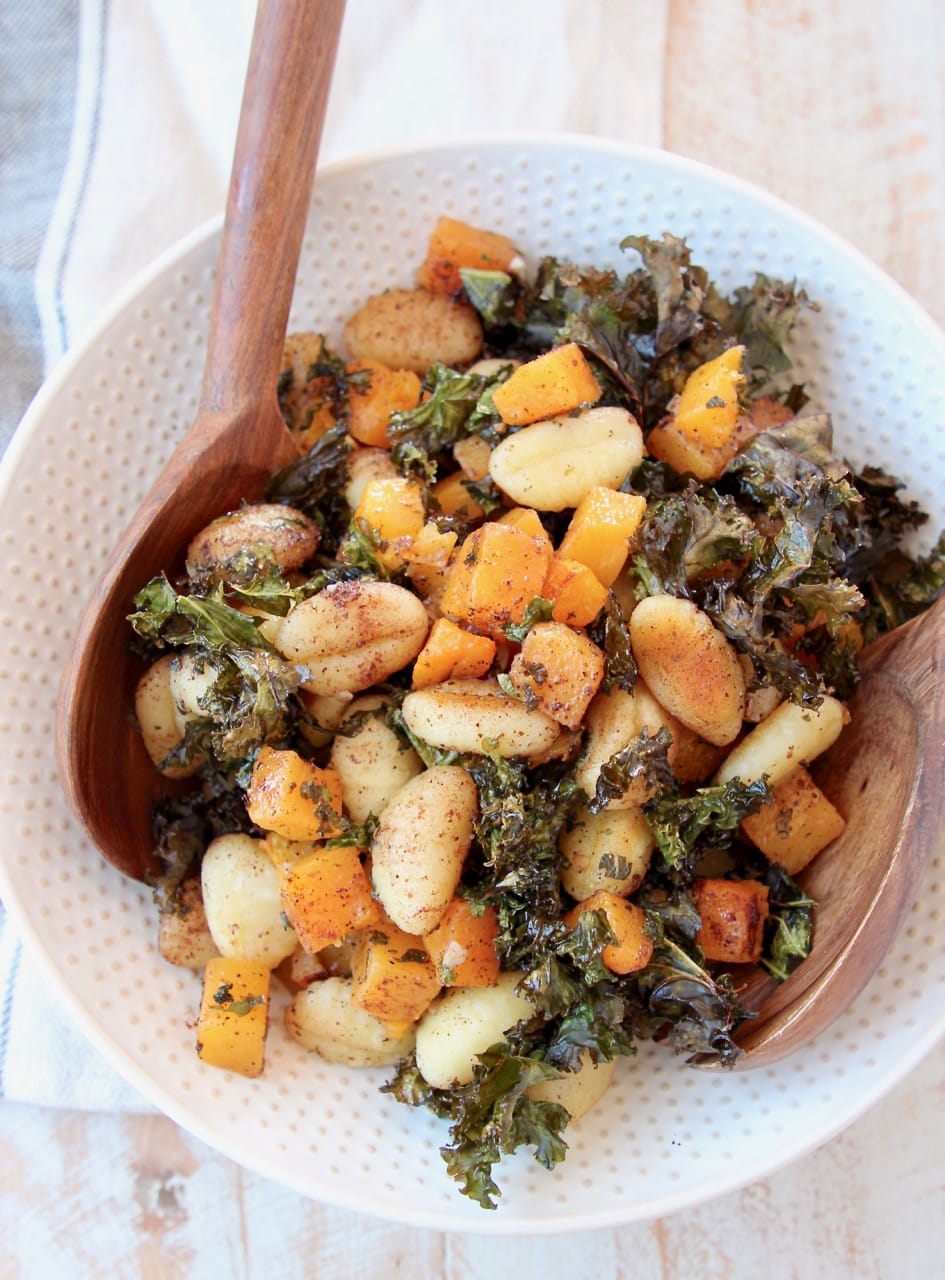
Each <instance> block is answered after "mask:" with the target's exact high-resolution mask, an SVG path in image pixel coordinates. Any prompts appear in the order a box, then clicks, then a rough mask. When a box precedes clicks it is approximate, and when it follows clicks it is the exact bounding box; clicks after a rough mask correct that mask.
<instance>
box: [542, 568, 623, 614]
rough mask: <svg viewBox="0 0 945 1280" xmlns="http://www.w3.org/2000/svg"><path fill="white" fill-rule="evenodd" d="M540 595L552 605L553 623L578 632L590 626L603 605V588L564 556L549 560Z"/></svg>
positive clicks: (604, 599)
mask: <svg viewBox="0 0 945 1280" xmlns="http://www.w3.org/2000/svg"><path fill="white" fill-rule="evenodd" d="M541 594H542V595H543V596H544V598H545V599H546V600H551V601H552V603H553V606H554V607H553V609H552V611H551V616H552V618H553V619H554V620H555V622H563V623H565V624H566V625H567V626H569V627H577V628H578V629H580V628H581V627H588V626H590V624H591V623H592V622H593V621H594V619H595V618H596V617H597V615H598V614H599V613H600V611H601V609H603V607H604V605H605V604H606V603H607V588H606V587H605V586H604V584H603V583H602V582H601V581H600V579H599V578H598V577H597V575H596V574H595V573H594V570H593V569H589V568H588V566H587V565H586V564H581V562H580V560H569V559H568V558H567V557H565V556H555V558H554V559H553V560H552V562H551V566H550V568H549V569H548V577H547V578H546V579H545V585H544V586H543V587H542V589H541Z"/></svg>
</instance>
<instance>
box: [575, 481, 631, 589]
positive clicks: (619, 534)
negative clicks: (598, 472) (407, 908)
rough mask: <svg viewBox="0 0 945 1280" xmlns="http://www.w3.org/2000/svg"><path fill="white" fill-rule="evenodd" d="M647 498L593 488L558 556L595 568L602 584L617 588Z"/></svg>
mask: <svg viewBox="0 0 945 1280" xmlns="http://www.w3.org/2000/svg"><path fill="white" fill-rule="evenodd" d="M645 510H646V498H644V497H642V496H641V495H640V494H638V493H621V492H620V491H619V490H617V489H607V488H604V487H603V486H600V487H598V488H594V489H591V491H590V493H588V494H587V496H586V497H585V498H583V499H582V500H581V502H580V503H578V505H577V507H576V508H575V510H574V515H573V516H572V517H571V523H570V524H569V525H568V527H567V530H566V532H565V535H564V537H563V538H562V540H561V545H560V546H559V547H558V555H559V556H561V557H562V558H563V559H565V560H577V561H579V562H580V563H581V564H583V565H586V566H587V567H588V569H591V570H592V571H593V573H594V576H595V577H596V578H597V580H598V582H600V583H602V584H603V585H604V586H605V587H611V586H613V584H614V582H616V580H617V578H618V577H619V575H620V572H621V570H622V569H623V567H624V565H625V564H626V562H627V557H628V556H629V554H630V539H631V538H632V537H633V535H634V534H635V533H636V531H637V529H638V528H639V525H640V521H641V520H642V519H643V513H644V511H645Z"/></svg>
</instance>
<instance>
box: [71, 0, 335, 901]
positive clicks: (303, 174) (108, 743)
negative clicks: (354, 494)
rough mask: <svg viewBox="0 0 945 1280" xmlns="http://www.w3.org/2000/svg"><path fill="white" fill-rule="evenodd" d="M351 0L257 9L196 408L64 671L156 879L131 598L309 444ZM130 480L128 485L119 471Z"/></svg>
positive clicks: (108, 824)
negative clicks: (308, 293) (299, 397)
mask: <svg viewBox="0 0 945 1280" xmlns="http://www.w3.org/2000/svg"><path fill="white" fill-rule="evenodd" d="M343 12H344V0H302V2H299V3H296V2H295V0H293V2H292V3H287V2H286V0H261V3H260V4H259V7H258V10H257V16H256V24H255V28H254V31H253V40H252V47H251V51H250V57H249V66H248V70H247V76H246V85H245V90H244V95H243V105H242V110H241V114H240V122H239V129H238V132H237V139H236V150H235V155H234V160H233V169H232V173H231V176H230V188H229V194H228V198H227V207H226V217H225V221H224V226H223V237H222V242H221V245H220V256H219V262H218V267H217V275H216V284H215V289H214V297H213V306H212V310H211V317H210V335H209V341H208V349H207V359H206V366H205V370H204V377H203V385H202V390H201V396H200V407H199V410H198V412H197V417H196V419H195V421H194V423H193V425H192V426H191V428H190V430H189V431H188V433H187V435H186V436H185V437H184V439H183V440H182V441H181V442H180V444H179V445H178V447H177V449H176V450H175V451H174V453H173V455H172V457H171V458H170V460H169V462H168V463H167V465H166V466H165V468H164V470H163V471H162V472H161V474H160V476H159V477H158V479H157V481H156V483H155V484H154V486H153V488H152V489H151V491H150V492H149V494H148V495H147V497H146V498H145V500H144V502H143V503H142V505H141V507H140V508H139V510H138V512H137V514H136V515H135V517H134V519H133V520H132V521H131V524H130V525H129V526H128V528H127V529H126V530H125V533H124V535H123V537H122V539H121V541H120V543H119V544H118V546H117V547H116V548H115V551H114V552H113V554H112V556H111V558H110V559H109V561H108V563H107V565H106V567H105V569H104V571H103V574H102V577H101V579H100V580H99V582H98V585H97V586H96V588H95V591H94V592H93V595H92V599H91V601H90V603H89V605H88V608H87V610H86V613H85V615H84V618H83V621H82V623H81V625H80V628H79V632H78V634H77V636H76V638H75V641H74V643H73V646H72V652H71V655H70V657H69V660H68V662H67V665H66V669H65V672H64V674H63V681H62V685H61V689H60V695H59V708H58V723H57V735H56V737H57V741H56V749H57V756H58V763H59V772H60V776H61V778H62V782H63V786H64V788H65V791H66V795H67V797H68V799H69V801H70V804H71V806H72V808H73V809H74V810H75V813H76V814H77V816H78V817H79V819H80V820H81V821H82V823H83V825H84V826H85V828H86V830H87V831H88V833H89V835H90V836H91V838H92V840H93V841H94V842H95V843H96V844H97V845H98V847H99V849H101V851H102V853H103V854H104V856H105V857H106V858H107V859H108V860H109V861H110V862H112V863H114V865H115V866H116V867H119V868H120V869H121V870H122V871H124V872H125V873H126V874H128V875H129V876H133V877H135V878H136V879H144V878H145V876H146V874H147V872H148V871H149V869H150V868H151V863H152V857H153V855H152V844H153V839H152V832H151V817H150V815H151V810H152V807H153V804H154V802H155V800H156V799H157V796H158V794H159V792H160V791H162V790H165V789H166V783H162V781H161V779H160V777H159V776H158V775H157V773H156V771H155V770H154V768H153V766H152V765H151V763H150V761H149V759H148V757H147V754H146V753H145V751H144V749H143V747H142V744H141V741H140V737H139V735H138V733H137V731H136V729H135V728H134V726H133V724H132V723H131V719H130V717H129V716H128V714H127V708H128V706H129V705H130V703H131V695H132V690H133V688H134V683H135V679H136V675H137V672H136V670H135V666H134V663H133V660H132V658H131V657H130V655H129V653H128V643H127V642H128V629H127V623H126V617H127V614H128V613H129V612H130V610H131V601H132V597H133V596H134V594H135V592H136V591H138V590H139V589H140V588H141V587H142V586H143V585H144V583H146V582H147V581H148V580H149V579H150V578H151V577H153V576H154V574H156V573H158V572H160V571H161V570H162V569H170V568H172V567H173V566H174V565H175V564H179V563H180V561H181V559H182V555H183V552H184V550H185V548H186V546H187V543H188V542H189V541H190V539H191V538H192V537H193V535H194V534H195V533H197V532H198V531H199V530H200V529H201V528H202V527H203V526H204V525H206V524H207V523H208V522H209V521H210V520H212V519H213V518H215V517H216V516H218V515H220V514H221V513H222V512H224V511H227V510H230V509H232V508H234V507H238V506H239V505H240V503H241V502H242V501H243V500H244V499H250V500H251V499H253V498H257V497H260V496H261V495H262V493H263V490H264V487H265V485H266V482H267V480H268V479H269V477H270V476H271V475H272V474H273V472H274V471H277V470H278V469H279V468H280V467H281V466H284V465H285V464H286V463H288V462H290V461H291V460H292V459H293V458H294V457H297V456H298V450H297V448H296V446H295V444H294V443H293V441H292V439H291V437H290V435H289V432H288V430H287V429H286V427H285V424H284V423H283V420H282V418H281V416H280V413H279V408H278V404H277V401H276V387H277V382H278V375H279V368H280V362H281V355H282V345H283V341H284V339H285V332H286V324H287V322H288V315H289V306H290V302H291V299H292V292H293V288H294V283H295V276H296V271H297V267H298V259H299V253H300V251H301V245H302V235H303V232H304V228H305V219H306V215H307V212H308V208H309V201H310V198H311V189H312V181H313V178H314V173H315V159H316V156H317V153H318V144H319V141H320V139H321V130H322V123H323V121H324V117H325V108H326V104H327V100H328V89H329V85H330V82H331V73H332V68H333V65H334V58H335V51H336V48H337V44H338V36H339V33H340V30H341V20H342V15H343ZM115 483H116V485H117V484H118V483H119V480H118V477H116V478H115Z"/></svg>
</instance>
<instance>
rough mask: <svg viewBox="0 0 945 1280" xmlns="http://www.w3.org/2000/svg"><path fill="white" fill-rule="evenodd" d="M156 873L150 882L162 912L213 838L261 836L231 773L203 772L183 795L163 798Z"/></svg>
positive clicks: (157, 818)
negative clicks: (238, 833)
mask: <svg viewBox="0 0 945 1280" xmlns="http://www.w3.org/2000/svg"><path fill="white" fill-rule="evenodd" d="M152 827H153V830H154V839H155V849H154V852H155V856H156V859H157V864H158V868H159V869H158V871H157V873H156V874H155V875H154V876H152V877H151V878H150V879H149V880H148V883H149V885H150V886H151V888H152V890H153V892H154V900H155V902H156V904H157V906H158V908H159V910H161V911H169V910H174V909H175V904H176V893H177V890H178V888H179V887H180V885H181V884H182V883H183V881H184V880H185V879H186V878H187V876H188V875H189V874H191V873H192V872H193V871H195V870H196V869H197V868H199V866H200V861H201V859H202V858H203V853H204V850H205V849H206V847H207V845H208V844H210V842H211V840H214V839H215V838H216V837H217V836H221V835H226V834H228V833H229V832H235V831H243V832H245V833H247V834H248V835H259V834H260V832H259V831H258V829H257V828H256V827H255V826H254V825H253V824H252V822H250V820H249V817H248V815H247V813H246V806H245V804H244V803H243V791H242V789H241V788H240V787H239V786H237V783H236V778H235V776H234V774H233V773H232V772H230V773H227V772H223V771H215V770H210V769H203V770H201V772H200V773H199V774H198V776H197V785H196V787H195V789H194V790H192V791H190V792H188V793H187V794H186V795H164V796H162V797H161V798H160V799H159V800H158V802H157V805H156V807H155V810H154V814H153V817H152Z"/></svg>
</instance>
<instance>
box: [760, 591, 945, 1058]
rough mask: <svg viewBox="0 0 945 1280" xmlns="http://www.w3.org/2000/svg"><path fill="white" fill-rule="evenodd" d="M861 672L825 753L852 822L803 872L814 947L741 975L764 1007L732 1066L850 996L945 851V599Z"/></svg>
mask: <svg viewBox="0 0 945 1280" xmlns="http://www.w3.org/2000/svg"><path fill="white" fill-rule="evenodd" d="M862 671H863V677H862V680H861V682H860V684H859V686H858V687H857V690H856V693H855V694H854V696H853V698H852V699H851V701H850V712H851V715H852V719H851V722H850V724H849V725H848V726H847V727H846V729H844V731H843V734H842V735H841V737H840V739H839V740H838V741H837V743H836V744H835V746H834V747H833V748H832V749H831V751H830V752H828V753H827V754H826V755H825V756H823V757H822V758H821V760H820V761H818V767H817V773H818V776H819V777H820V778H822V779H823V780H824V782H825V785H826V787H827V789H828V790H829V794H830V798H831V800H832V801H833V803H834V804H835V805H836V806H837V808H838V809H839V810H840V812H841V813H842V814H844V816H845V817H846V819H847V826H846V830H845V831H844V833H843V835H842V836H841V837H840V838H839V839H838V840H836V841H834V843H833V844H832V845H830V846H829V847H828V848H827V849H825V850H824V851H823V852H822V853H821V854H819V855H818V856H817V857H816V858H815V859H814V861H813V862H812V863H811V864H810V866H809V867H808V868H806V869H805V871H804V872H802V873H801V875H800V876H799V877H798V881H799V883H800V885H801V888H802V889H803V890H804V891H805V892H806V893H807V894H808V895H809V896H810V897H811V898H813V900H814V902H815V903H816V904H817V905H816V913H815V917H814V919H815V934H814V947H813V950H812V952H811V954H810V956H809V957H808V958H807V959H806V960H805V961H804V962H803V964H801V965H799V966H798V968H797V969H795V971H794V972H793V973H792V974H791V976H790V977H789V978H788V979H787V981H785V982H783V983H781V984H780V985H779V984H777V983H775V982H774V980H773V979H772V978H771V977H770V976H768V975H767V974H765V973H764V971H762V970H760V969H759V970H756V971H753V972H751V973H750V974H749V975H747V978H746V979H743V980H742V982H740V981H739V979H738V977H737V976H736V978H735V982H736V985H737V986H741V988H742V990H741V998H742V1001H743V1003H744V1004H745V1005H746V1006H747V1007H748V1008H750V1009H754V1010H757V1017H755V1018H754V1019H752V1020H751V1021H749V1022H747V1023H745V1024H744V1026H743V1027H742V1029H741V1031H740V1034H739V1035H738V1036H737V1037H736V1038H737V1040H738V1043H739V1045H740V1047H741V1048H742V1049H744V1050H745V1053H744V1056H743V1057H742V1058H740V1059H739V1060H738V1062H737V1063H736V1067H740V1068H751V1067H762V1066H767V1065H768V1064H770V1063H772V1062H776V1061H777V1060H778V1059H779V1058H784V1057H786V1056H787V1055H788V1054H789V1053H793V1052H794V1051H795V1050H796V1049H799V1048H801V1047H802V1046H803V1045H805V1044H807V1043H808V1042H809V1041H810V1040H811V1039H813V1037H814V1036H816V1035H818V1034H819V1033H820V1032H821V1031H824V1030H825V1029H826V1028H827V1027H828V1026H830V1024H831V1023H832V1022H834V1021H835V1020H836V1019H837V1018H838V1017H839V1016H840V1015H841V1014H842V1013H843V1012H844V1011H845V1010H846V1009H847V1008H848V1007H849V1006H850V1005H851V1004H852V1003H853V1001H854V1000H855V999H856V997H857V996H858V995H859V994H860V993H861V991H862V990H863V988H864V987H865V986H866V984H867V983H868V982H869V980H870V978H872V976H873V975H874V973H875V972H876V970H877V969H878V968H879V967H880V965H881V964H882V962H883V958H884V957H885V955H886V952H887V951H888V950H889V947H890V946H891V945H892V942H893V940H894V939H895V937H896V935H897V934H898V933H899V931H900V929H901V927H902V925H903V924H904V922H905V920H906V918H907V916H908V914H909V912H910V911H911V909H912V907H913V904H914V902H915V899H916V897H917V895H918V893H919V891H920V888H921V884H922V879H923V876H924V875H925V872H926V869H927V868H928V866H929V864H930V862H931V861H932V859H933V858H934V857H935V856H936V855H937V854H938V853H940V852H942V851H943V849H945V796H943V790H942V783H943V776H945V680H943V676H945V599H942V600H939V602H938V603H937V604H936V605H935V606H934V607H933V608H932V609H930V610H929V611H928V612H927V613H924V614H922V615H921V616H920V617H918V618H915V619H913V620H912V621H911V622H909V623H907V624H906V625H905V626H903V627H900V628H899V629H898V630H896V631H891V632H889V633H888V635H885V636H883V637H882V638H881V639H880V640H878V641H877V642H876V643H875V644H873V645H871V646H870V647H869V649H867V650H866V651H865V652H864V654H863V658H862Z"/></svg>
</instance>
